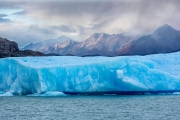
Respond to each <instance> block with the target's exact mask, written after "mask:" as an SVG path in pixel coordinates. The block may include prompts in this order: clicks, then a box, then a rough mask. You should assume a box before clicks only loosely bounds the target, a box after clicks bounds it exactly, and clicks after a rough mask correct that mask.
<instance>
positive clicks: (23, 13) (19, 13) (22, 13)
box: [12, 10, 27, 15]
mask: <svg viewBox="0 0 180 120" xmlns="http://www.w3.org/2000/svg"><path fill="white" fill-rule="evenodd" d="M26 13H27V11H25V10H23V11H21V12H16V13H13V14H12V15H25V14H26Z"/></svg>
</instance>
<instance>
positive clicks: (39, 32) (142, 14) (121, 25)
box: [0, 0, 180, 47]
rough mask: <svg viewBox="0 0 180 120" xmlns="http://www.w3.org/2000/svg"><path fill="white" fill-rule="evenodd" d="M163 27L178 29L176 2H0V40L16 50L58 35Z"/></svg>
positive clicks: (81, 35) (179, 8)
mask: <svg viewBox="0 0 180 120" xmlns="http://www.w3.org/2000/svg"><path fill="white" fill-rule="evenodd" d="M33 1H34V2H33ZM35 1H36V2H35ZM163 24H169V25H171V26H172V27H174V28H175V29H178V30H180V0H16V1H15V0H0V37H3V38H7V39H9V40H14V41H16V42H17V43H18V44H19V46H20V47H23V46H24V45H27V44H29V43H31V42H32V43H36V42H39V41H42V40H45V39H50V38H58V37H59V36H61V35H66V36H69V37H71V38H73V39H76V40H78V41H83V40H85V39H87V38H88V37H89V36H91V35H92V34H93V33H97V32H98V33H99V32H104V33H108V34H118V33H122V32H131V33H136V34H140V33H152V32H153V31H154V30H155V29H156V28H157V27H159V26H162V25H163Z"/></svg>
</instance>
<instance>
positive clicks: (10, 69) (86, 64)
mask: <svg viewBox="0 0 180 120" xmlns="http://www.w3.org/2000/svg"><path fill="white" fill-rule="evenodd" d="M179 56H180V52H177V53H171V54H157V55H148V56H119V57H74V56H56V57H52V56H51V57H18V58H4V59H0V91H4V92H11V93H14V94H33V93H45V92H51V91H78V92H93V91H141V90H147V91H148V90H179V89H180V70H179V68H180V61H179V60H178V59H179ZM177 58H178V59H177Z"/></svg>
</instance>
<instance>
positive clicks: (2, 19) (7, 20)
mask: <svg viewBox="0 0 180 120" xmlns="http://www.w3.org/2000/svg"><path fill="white" fill-rule="evenodd" d="M7 22H11V20H10V19H7V18H3V17H1V16H0V23H7Z"/></svg>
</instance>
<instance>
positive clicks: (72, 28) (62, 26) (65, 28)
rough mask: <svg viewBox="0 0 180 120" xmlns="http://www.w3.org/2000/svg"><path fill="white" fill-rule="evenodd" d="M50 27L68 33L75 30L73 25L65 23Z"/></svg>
mask: <svg viewBox="0 0 180 120" xmlns="http://www.w3.org/2000/svg"><path fill="white" fill-rule="evenodd" d="M50 28H51V29H56V30H59V31H62V32H68V33H75V32H77V30H76V29H75V28H74V27H71V26H67V25H63V24H62V25H59V26H51V27H50Z"/></svg>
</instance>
